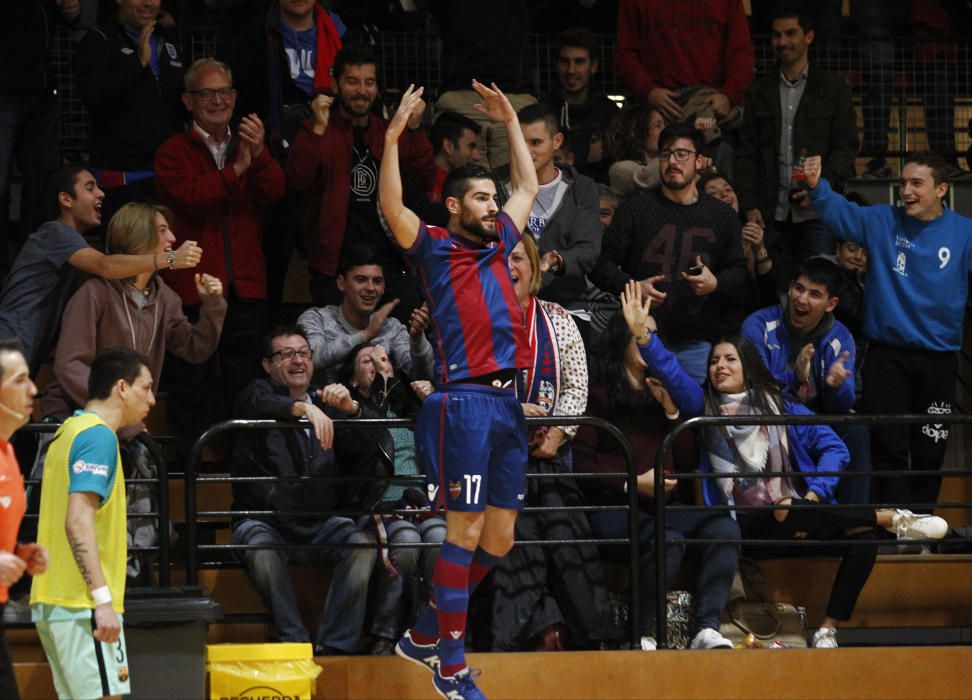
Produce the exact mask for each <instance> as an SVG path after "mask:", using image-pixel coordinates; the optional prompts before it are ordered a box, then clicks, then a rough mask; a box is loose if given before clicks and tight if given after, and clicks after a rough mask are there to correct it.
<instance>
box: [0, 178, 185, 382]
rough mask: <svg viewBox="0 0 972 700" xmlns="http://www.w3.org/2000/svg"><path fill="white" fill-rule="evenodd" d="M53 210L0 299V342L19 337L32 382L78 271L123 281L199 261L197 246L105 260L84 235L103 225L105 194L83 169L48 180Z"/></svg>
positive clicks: (23, 252) (26, 247)
mask: <svg viewBox="0 0 972 700" xmlns="http://www.w3.org/2000/svg"><path fill="white" fill-rule="evenodd" d="M50 190H51V196H50V199H51V204H52V205H53V203H54V201H53V200H55V199H56V200H57V210H58V214H57V218H56V219H54V220H53V221H49V222H47V223H46V224H44V225H43V226H41V227H40V228H39V229H38V230H37V231H36V232H34V233H32V234H31V235H30V236H28V237H27V241H26V242H25V243H24V247H23V248H21V250H20V254H19V255H18V256H17V259H16V260H15V261H14V265H13V268H12V269H11V270H10V274H9V275H7V279H6V280H5V282H4V286H3V293H2V294H0V336H3V337H17V338H19V339H20V342H21V344H22V345H23V348H24V357H25V358H27V364H28V365H29V366H30V373H31V375H32V376H36V374H37V371H38V370H39V369H40V366H41V364H43V362H44V360H46V359H47V356H48V353H49V352H50V350H51V348H52V347H53V345H54V342H55V340H56V339H57V332H58V327H59V325H60V322H61V311H62V309H63V308H64V305H65V304H66V303H67V300H68V298H69V297H70V296H71V294H72V293H73V292H74V286H75V279H76V274H77V273H76V270H82V271H84V272H87V273H88V274H91V275H97V276H99V277H104V278H105V279H124V278H126V277H132V276H134V275H139V274H143V273H149V272H154V271H156V270H159V269H161V268H162V267H166V266H168V267H169V268H170V269H187V268H191V267H195V266H196V265H197V264H198V263H199V261H200V259H201V258H202V249H201V248H199V247H198V246H197V245H196V242H195V241H185V242H183V244H182V245H181V246H179V248H178V250H172V249H171V248H169V249H166V250H165V251H162V252H158V251H156V252H152V253H145V254H143V255H123V254H114V255H105V254H103V253H101V252H99V251H97V250H95V249H94V248H92V247H91V246H90V245H88V242H87V241H86V240H85V239H84V237H83V236H82V234H83V233H86V232H87V231H90V230H91V229H94V228H96V227H97V226H99V225H100V224H101V205H102V201H103V200H104V196H105V195H104V192H102V191H101V190H100V189H98V185H97V183H96V182H95V179H94V176H93V175H92V174H91V173H90V172H88V171H87V170H85V169H84V168H82V167H80V166H76V165H66V166H64V167H62V168H60V169H58V170H57V171H55V172H54V174H53V175H52V176H51V182H50Z"/></svg>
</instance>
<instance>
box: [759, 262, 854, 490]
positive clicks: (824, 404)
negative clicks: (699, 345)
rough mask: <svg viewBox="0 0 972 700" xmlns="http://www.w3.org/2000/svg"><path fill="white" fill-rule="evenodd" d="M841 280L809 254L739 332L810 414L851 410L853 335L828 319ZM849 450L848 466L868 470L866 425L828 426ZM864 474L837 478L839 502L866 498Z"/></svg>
mask: <svg viewBox="0 0 972 700" xmlns="http://www.w3.org/2000/svg"><path fill="white" fill-rule="evenodd" d="M841 286H842V279H841V273H840V269H839V268H838V267H837V265H836V264H835V263H833V262H831V261H830V260H826V259H825V258H819V257H818V258H810V259H808V260H807V261H806V262H805V263H803V264H802V265H801V266H800V267H799V268H798V269H797V273H796V276H795V277H794V278H793V280H792V281H791V282H790V289H789V292H788V294H787V298H786V302H785V303H783V304H777V305H774V306H771V307H768V308H765V309H761V310H759V311H756V312H755V313H753V314H752V315H750V316H749V317H748V318H747V319H746V320H745V321H744V322H743V324H742V331H741V333H742V335H743V336H744V337H746V338H747V339H748V340H749V342H751V343H752V344H753V346H754V347H755V348H756V349H757V350H758V351H759V354H760V356H761V357H762V358H763V361H764V362H765V363H766V368H767V369H768V370H769V371H770V374H772V375H773V378H774V379H775V380H776V381H777V383H779V384H780V386H781V387H782V390H783V392H784V393H785V394H786V396H787V398H788V399H790V400H792V401H794V402H799V403H802V404H804V405H805V406H806V407H807V408H809V409H810V410H812V411H814V412H815V413H835V414H843V413H850V412H852V409H853V406H854V401H855V397H856V393H855V390H854V385H855V381H854V379H855V377H854V367H855V366H856V357H857V348H856V344H855V343H854V337H853V336H852V335H851V333H850V331H849V330H847V327H846V326H844V324H843V323H841V322H840V321H838V320H837V319H836V318H834V313H833V312H834V310H835V309H836V308H837V307H838V306H839V305H840V299H839V298H838V296H837V294H838V293H839V292H840V289H841ZM833 429H834V432H835V433H836V434H837V436H838V437H839V438H840V439H841V440H843V441H844V444H845V445H847V449H848V451H849V452H850V462H849V464H848V469H850V470H853V471H855V472H860V471H870V469H871V434H870V431H869V430H868V428H867V426H866V425H843V424H838V425H835V426H834V427H833ZM869 482H870V477H867V476H854V477H848V478H843V477H842V478H841V479H840V483H839V485H838V487H837V491H836V493H835V494H834V495H835V496H836V499H837V501H838V502H839V503H853V504H858V505H861V504H865V503H867V502H868V492H869V491H870V489H869Z"/></svg>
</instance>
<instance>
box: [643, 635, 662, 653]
mask: <svg viewBox="0 0 972 700" xmlns="http://www.w3.org/2000/svg"><path fill="white" fill-rule="evenodd" d="M657 648H658V642H656V641H655V638H654V637H642V638H641V650H642V651H655V650H656V649H657Z"/></svg>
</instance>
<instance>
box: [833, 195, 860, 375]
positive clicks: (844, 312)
mask: <svg viewBox="0 0 972 700" xmlns="http://www.w3.org/2000/svg"><path fill="white" fill-rule="evenodd" d="M863 206H866V205H863ZM833 260H834V262H836V263H837V264H838V265H840V269H841V273H842V275H843V278H844V284H843V286H842V287H841V288H840V294H839V296H840V304H838V305H837V308H836V309H834V316H835V317H836V318H837V320H838V321H840V322H841V323H843V324H844V325H845V326H847V329H848V330H849V331H850V332H851V335H852V336H854V342H855V343H857V347H858V348H860V351H859V352H858V353H857V363H856V366H855V369H860V366H861V363H862V361H863V359H864V357H863V356H864V354H865V350H866V348H867V338H866V337H865V336H864V280H865V277H866V275H865V272H866V271H867V248H865V247H864V246H862V245H860V244H858V243H854V242H853V241H841V240H838V241H837V254H836V255H834V256H833ZM859 380H860V377H858V384H860V381H859ZM858 393H860V387H859V386H858Z"/></svg>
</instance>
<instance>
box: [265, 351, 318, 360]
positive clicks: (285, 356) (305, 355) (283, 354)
mask: <svg viewBox="0 0 972 700" xmlns="http://www.w3.org/2000/svg"><path fill="white" fill-rule="evenodd" d="M275 357H279V358H280V360H281V361H282V362H290V361H291V360H292V359H294V357H299V358H300V359H302V360H309V359H311V357H313V355H312V354H311V351H310V348H301V349H300V350H294V349H293V348H284V349H283V350H277V352H272V353H270V354H269V355H267V358H268V359H270V360H272V359H273V358H275Z"/></svg>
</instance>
